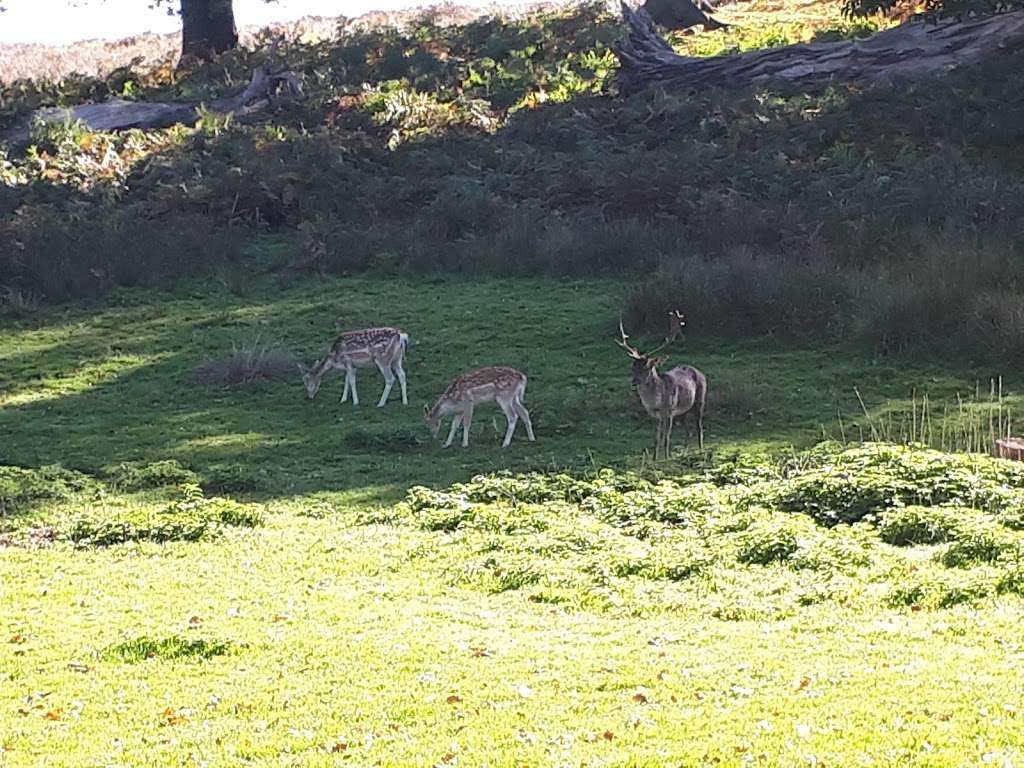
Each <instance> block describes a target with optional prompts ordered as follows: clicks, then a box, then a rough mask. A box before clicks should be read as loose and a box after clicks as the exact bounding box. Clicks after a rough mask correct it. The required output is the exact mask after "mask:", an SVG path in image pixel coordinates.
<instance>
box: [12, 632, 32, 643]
mask: <svg viewBox="0 0 1024 768" xmlns="http://www.w3.org/2000/svg"><path fill="white" fill-rule="evenodd" d="M7 642H8V643H14V644H15V645H22V644H23V643H27V642H28V638H27V637H25V635H22V634H20V633H19V634H17V635H11V639H10V640H8V641H7Z"/></svg>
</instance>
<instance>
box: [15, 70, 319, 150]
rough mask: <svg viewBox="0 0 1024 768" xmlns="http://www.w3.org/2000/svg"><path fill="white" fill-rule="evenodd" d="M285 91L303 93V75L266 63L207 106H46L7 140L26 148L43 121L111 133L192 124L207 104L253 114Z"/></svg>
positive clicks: (111, 102)
mask: <svg viewBox="0 0 1024 768" xmlns="http://www.w3.org/2000/svg"><path fill="white" fill-rule="evenodd" d="M282 92H284V93H285V94H287V95H288V96H290V97H299V96H301V95H302V85H301V81H300V79H299V76H298V75H297V74H296V73H294V72H271V71H270V70H269V68H268V67H266V66H262V67H257V68H256V69H255V70H253V73H252V80H250V81H249V85H247V86H246V88H245V90H244V91H242V92H241V93H239V94H236V95H235V96H229V97H227V98H223V99H216V100H214V101H211V102H209V103H206V104H205V105H204V104H203V103H201V102H159V101H155V102H153V101H125V100H124V99H117V98H114V99H109V100H107V101H104V102H100V103H98V104H80V105H78V106H76V107H68V108H65V107H44V108H42V109H37V110H35V111H34V112H33V113H31V114H30V115H28V116H27V117H26V118H24V119H22V120H21V121H19V122H18V123H16V124H15V125H14V126H13V127H12V128H11V129H10V130H9V131H7V132H6V133H5V134H4V136H3V140H4V141H5V142H6V143H8V144H10V145H11V147H12V148H13V149H18V148H19V147H24V146H25V145H27V144H28V143H29V142H30V141H31V135H30V134H31V129H32V125H33V124H34V123H36V122H39V121H41V122H44V123H63V122H71V121H76V120H80V121H82V123H84V124H85V125H86V126H87V127H88V128H89V130H91V131H109V132H112V131H125V130H129V129H131V128H152V129H156V128H170V127H171V126H173V125H178V124H179V123H184V124H186V125H191V124H193V123H195V122H196V120H198V119H199V112H200V109H201V108H202V107H204V106H205V108H206V109H208V110H209V111H211V112H215V113H217V114H221V115H249V114H252V113H255V112H258V111H260V110H261V109H265V108H266V107H267V106H268V105H269V104H270V103H271V101H272V100H273V99H274V98H275V97H276V96H277V95H278V94H280V93H282Z"/></svg>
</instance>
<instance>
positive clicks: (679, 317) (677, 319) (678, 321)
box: [665, 309, 686, 344]
mask: <svg viewBox="0 0 1024 768" xmlns="http://www.w3.org/2000/svg"><path fill="white" fill-rule="evenodd" d="M685 327H686V315H684V314H683V313H682V312H680V311H679V310H678V309H670V310H669V311H668V335H667V336H665V343H666V344H671V343H672V342H673V341H675V340H676V339H681V340H682V341H686V337H685V336H684V335H683V328H685Z"/></svg>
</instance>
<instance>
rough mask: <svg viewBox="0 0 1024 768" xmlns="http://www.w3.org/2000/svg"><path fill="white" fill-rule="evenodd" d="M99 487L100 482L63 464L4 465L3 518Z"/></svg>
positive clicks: (0, 477)
mask: <svg viewBox="0 0 1024 768" xmlns="http://www.w3.org/2000/svg"><path fill="white" fill-rule="evenodd" d="M99 489H100V485H99V483H97V482H96V481H95V480H94V479H93V478H91V477H89V476H88V475H84V474H82V473H81V472H76V471H74V470H71V469H65V468H64V467H62V466H60V465H59V464H54V465H49V466H44V467H40V468H39V469H25V468H22V467H12V466H3V465H0V517H3V516H6V515H14V514H20V513H22V512H26V511H28V510H31V509H33V508H35V507H37V506H38V505H40V504H41V503H43V502H53V501H67V500H69V499H72V498H74V497H75V496H76V495H79V494H83V493H85V492H93V493H95V492H98V491H99Z"/></svg>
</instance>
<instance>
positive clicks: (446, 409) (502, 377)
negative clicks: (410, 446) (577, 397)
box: [423, 367, 534, 448]
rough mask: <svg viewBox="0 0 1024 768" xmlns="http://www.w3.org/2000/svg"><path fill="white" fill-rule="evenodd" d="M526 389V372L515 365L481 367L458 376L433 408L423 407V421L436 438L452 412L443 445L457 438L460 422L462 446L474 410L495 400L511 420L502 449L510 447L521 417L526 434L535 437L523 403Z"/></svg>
mask: <svg viewBox="0 0 1024 768" xmlns="http://www.w3.org/2000/svg"><path fill="white" fill-rule="evenodd" d="M525 392H526V374H524V373H523V372H522V371H517V370H516V369H515V368H505V367H495V368H480V369H478V370H475V371H470V372H469V373H464V374H462V375H461V376H458V377H457V378H456V379H455V380H454V381H453V382H452V383H451V384H449V385H448V388H447V389H445V391H444V392H443V393H441V396H440V397H439V398H438V399H437V402H436V403H434V406H433V407H432V408H429V407H427V406H426V405H424V406H423V420H424V421H425V422H426V425H427V429H429V430H430V433H431V434H432V435H433V436H434V438H437V435H438V432H439V431H440V429H441V419H443V418H444V417H445V416H449V415H452V416H453V418H452V426H451V429H450V430H449V431H448V439H447V440H445V441H444V447H445V448H448V447H449V446H450V445H451V444H452V440H453V439H455V433H456V431H458V428H459V425H460V424H461V425H462V447H463V448H466V447H468V446H469V427H470V424H471V423H472V421H473V409H474V408H476V406H478V405H483V404H484V403H491V402H495V403H497V404H498V407H499V408H501V410H502V412H503V413H504V414H505V418H506V419H507V420H508V428H507V429H506V430H505V439H504V441H503V442H502V443H501V447H502V448H508V446H509V444H510V443H511V442H512V434H513V433H514V432H515V431H516V424H517V423H518V422H519V419H522V420H523V424H524V425H525V426H526V436H527V437H528V438H529V439H530V441H531V442H533V440H534V435H533V423H532V422H531V421H530V413H529V411H527V410H526V406H525V405H523V395H524V394H525Z"/></svg>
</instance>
